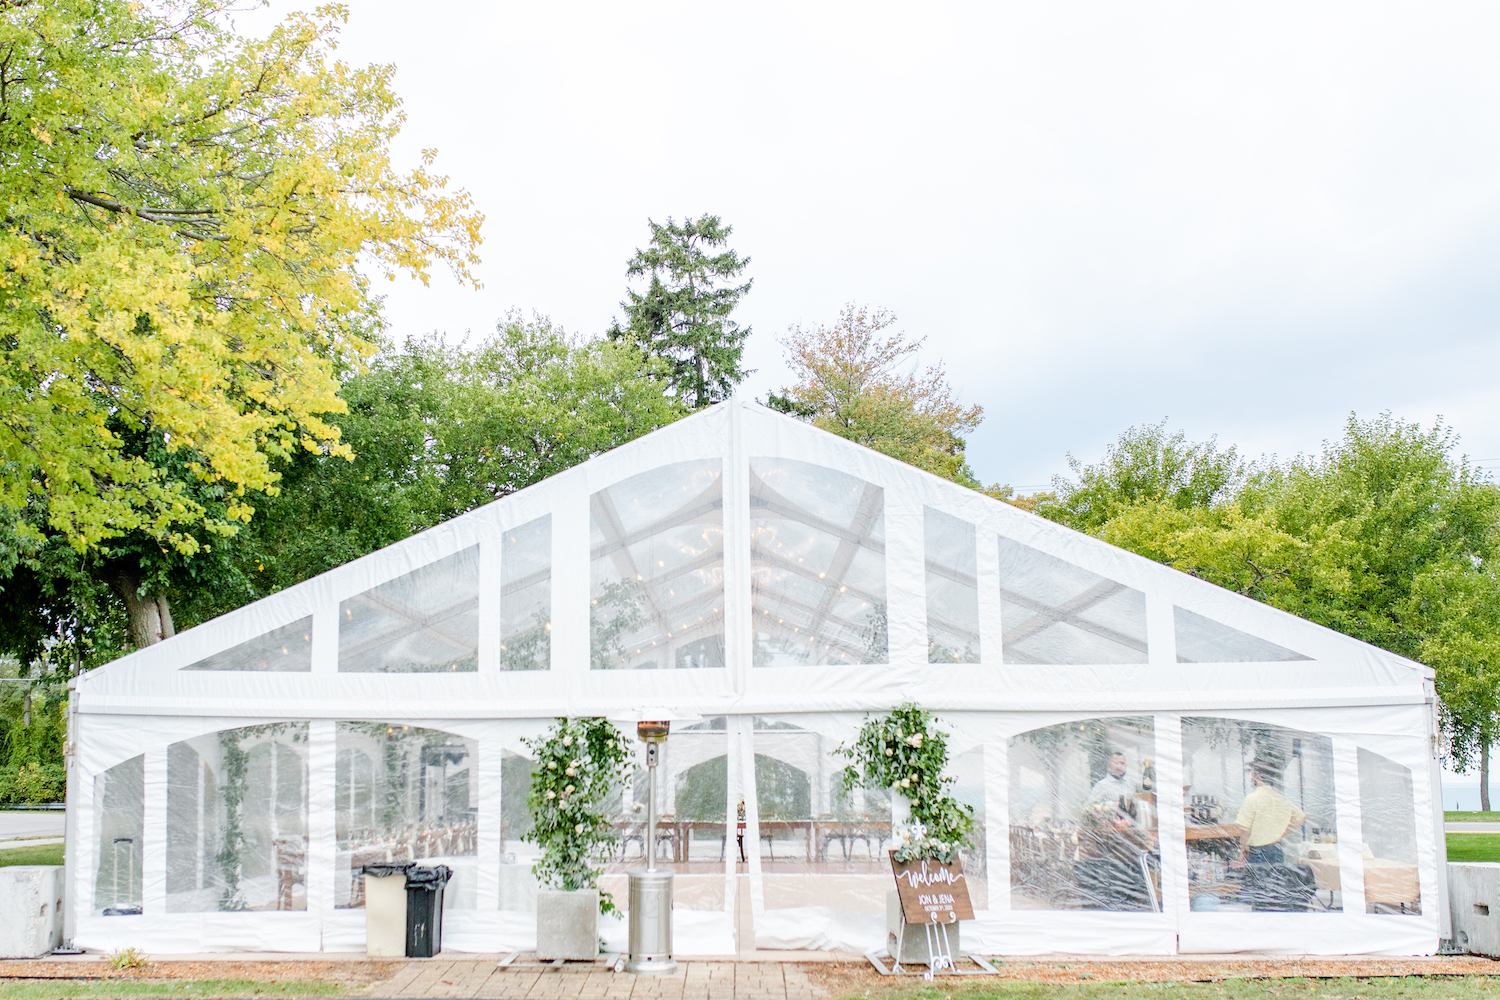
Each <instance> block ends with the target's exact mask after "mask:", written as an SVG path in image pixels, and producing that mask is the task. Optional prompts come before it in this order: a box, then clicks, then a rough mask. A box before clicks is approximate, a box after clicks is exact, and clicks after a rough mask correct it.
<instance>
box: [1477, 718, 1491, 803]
mask: <svg viewBox="0 0 1500 1000" xmlns="http://www.w3.org/2000/svg"><path fill="white" fill-rule="evenodd" d="M1480 740H1481V743H1480V745H1479V808H1480V809H1481V810H1483V811H1484V812H1489V811H1490V741H1489V737H1487V736H1481V737H1480Z"/></svg>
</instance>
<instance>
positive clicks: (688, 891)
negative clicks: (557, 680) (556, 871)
mask: <svg viewBox="0 0 1500 1000" xmlns="http://www.w3.org/2000/svg"><path fill="white" fill-rule="evenodd" d="M631 747H632V758H631V762H630V764H629V765H628V770H627V773H628V775H629V778H628V780H627V786H626V789H625V790H624V791H623V792H622V794H621V796H620V798H619V800H618V801H617V802H616V804H615V807H614V809H613V822H614V826H615V832H616V833H617V834H618V835H619V837H620V842H619V843H618V844H617V845H616V847H615V851H614V853H613V854H611V855H610V857H608V858H606V859H605V862H606V863H605V872H606V874H605V876H604V877H603V878H602V879H601V880H600V882H599V887H600V888H601V889H604V890H606V891H608V892H612V893H614V897H615V905H616V906H618V907H621V908H622V909H623V908H624V907H625V905H626V880H625V872H626V871H627V870H629V869H631V868H636V867H639V866H640V865H642V864H643V863H644V862H645V858H646V822H647V803H648V801H649V788H650V778H649V775H648V772H647V769H646V754H645V745H644V744H642V743H639V742H637V741H635V740H632V741H631ZM728 752H729V739H728V729H727V727H726V724H725V719H724V717H723V716H717V717H714V718H709V719H705V720H703V721H702V722H699V723H695V724H693V725H690V726H683V725H680V724H674V725H673V726H672V732H671V734H670V735H669V736H668V737H667V741H666V743H665V744H663V745H662V748H661V750H660V751H659V754H658V763H657V772H656V780H657V786H656V816H657V824H656V855H657V860H658V862H659V863H661V864H666V865H669V866H670V867H672V868H675V869H676V871H677V876H676V889H675V890H674V892H673V900H674V905H675V906H677V907H679V908H681V909H688V910H722V909H723V908H724V902H725V896H724V865H725V856H726V853H727V852H730V851H733V850H734V849H735V841H734V838H733V834H734V827H733V824H731V823H729V822H728V821H727V817H728V802H727V799H728V788H729V784H728V778H729V768H728Z"/></svg>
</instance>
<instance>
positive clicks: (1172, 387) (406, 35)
mask: <svg viewBox="0 0 1500 1000" xmlns="http://www.w3.org/2000/svg"><path fill="white" fill-rule="evenodd" d="M349 4H350V7H351V17H350V21H349V24H348V26H347V29H346V31H345V34H344V39H345V42H344V45H343V46H342V48H341V49H340V55H341V57H343V58H345V59H346V60H349V61H354V62H375V61H378V62H394V63H395V64H396V65H397V67H398V73H397V76H396V87H397V90H398V92H399V93H400V95H401V96H402V98H403V99H404V102H405V108H406V111H407V114H408V116H409V122H408V125H407V128H406V130H405V132H404V134H403V137H402V140H401V142H400V145H399V148H398V153H399V157H398V158H399V159H403V160H404V161H405V162H407V163H411V162H414V160H415V156H416V151H417V150H419V149H422V148H425V147H436V148H437V149H438V150H439V160H438V166H439V168H440V169H441V170H443V171H445V172H447V173H448V174H450V175H451V177H452V178H453V180H454V182H455V183H456V184H459V185H462V186H464V187H467V188H468V189H469V190H470V191H472V192H473V193H474V195H475V198H476V199H477V202H478V204H479V206H480V208H481V209H482V210H483V211H484V213H485V216H486V223H485V228H484V236H485V243H484V247H483V250H482V254H483V257H484V264H483V267H482V268H481V269H480V271H479V273H480V276H481V278H482V280H483V282H484V289H483V290H482V291H479V292H474V291H466V290H462V289H459V288H456V287H455V286H454V285H453V283H452V282H451V281H448V280H445V279H443V278H441V277H440V278H437V279H436V280H434V282H433V284H432V286H431V287H430V288H425V289H424V288H422V287H421V286H419V285H417V284H415V283H412V282H400V283H398V284H396V285H392V286H388V290H389V298H388V301H387V315H388V317H389V319H390V320H391V323H392V327H393V329H394V331H395V332H396V333H397V334H404V333H408V332H411V333H418V332H425V331H430V330H440V331H443V332H445V333H446V334H447V335H449V336H450V337H453V338H457V337H461V336H462V335H463V334H464V332H465V331H473V333H474V335H475V336H476V337H478V336H482V335H483V334H485V333H486V332H488V331H489V330H490V329H492V328H493V325H494V323H495V320H496V318H497V317H498V316H500V315H501V314H503V313H504V312H505V311H506V310H507V309H510V308H513V307H514V308H520V309H522V310H525V311H528V312H530V311H532V310H535V311H538V312H541V313H543V314H546V315H548V316H550V317H552V318H553V319H554V320H556V321H558V322H560V323H561V324H563V325H564V326H566V327H567V328H568V329H570V330H573V331H578V332H583V333H596V332H599V331H602V330H603V329H604V328H605V326H606V325H607V324H608V322H609V320H610V318H611V317H612V316H614V315H616V314H617V313H618V311H619V307H618V302H619V300H620V299H621V298H622V297H623V290H624V285H625V277H624V267H625V261H626V259H627V258H628V257H629V256H630V255H631V253H632V252H633V251H634V249H635V248H636V247H637V246H638V245H641V244H642V243H644V242H645V239H646V237H647V229H646V219H647V218H648V217H650V218H654V219H656V220H658V221H664V220H665V219H666V218H667V217H668V216H674V217H677V218H679V219H680V218H682V217H684V216H696V215H699V214H701V213H704V212H714V213H717V214H719V215H720V216H722V217H723V218H724V219H725V221H727V222H729V223H731V224H732V225H733V226H734V230H735V232H734V237H733V241H732V242H733V246H734V247H735V248H736V249H737V250H739V251H740V252H741V253H744V254H748V255H749V256H750V257H751V258H752V265H751V269H750V274H752V275H753V277H754V279H755V287H754V290H753V291H752V292H751V294H750V296H749V297H747V298H746V299H745V301H744V304H743V306H742V308H741V311H740V318H741V320H742V322H745V323H749V324H751V325H753V327H754V331H755V332H754V335H753V336H752V338H751V340H750V343H749V347H748V350H747V360H748V364H749V366H750V367H752V368H755V369H757V372H756V374H755V375H754V376H752V378H751V380H750V382H749V388H750V389H751V390H752V391H753V392H754V393H755V394H756V395H758V396H762V397H763V396H764V393H765V391H766V390H767V389H768V388H777V387H780V386H781V385H783V384H784V382H785V379H786V373H785V369H784V368H783V366H782V363H781V349H780V347H779V346H778V345H777V343H776V337H777V336H778V335H780V334H781V333H783V332H784V331H785V330H786V328H787V327H788V326H789V325H791V324H794V323H801V324H810V323H818V322H827V321H830V320H832V319H833V318H834V316H835V315H836V314H837V312H838V309H839V307H840V306H841V305H842V304H843V303H845V302H850V301H853V302H859V303H863V304H868V305H871V306H884V307H887V308H889V309H891V310H893V311H894V312H895V313H896V314H897V315H898V316H899V317H900V321H901V322H900V326H901V328H902V329H903V330H904V331H905V332H907V333H908V334H910V335H913V336H926V337H927V338H928V340H927V345H928V350H927V352H926V354H925V355H924V359H926V360H934V361H935V360H937V359H938V358H941V359H942V360H943V362H944V363H945V364H946V365H947V368H948V370H949V372H950V373H951V375H952V377H953V380H954V382H955V383H956V385H957V387H958V389H959V390H960V393H961V395H962V396H963V397H964V398H965V399H967V400H971V401H974V402H978V403H981V404H982V405H983V406H984V408H985V414H986V416H985V421H984V424H983V425H982V426H981V427H980V429H979V431H978V432H977V433H976V434H975V435H974V436H973V438H972V440H971V442H970V448H969V455H970V458H971V462H972V465H973V466H974V468H975V470H976V471H977V472H978V473H979V475H980V476H981V478H983V479H985V480H986V481H999V482H1004V483H1010V484H1013V485H1016V486H1018V487H1023V488H1025V487H1030V488H1035V487H1040V486H1042V485H1044V484H1046V482H1047V481H1048V479H1049V477H1050V476H1051V475H1052V474H1054V473H1057V472H1063V471H1065V470H1066V465H1065V460H1064V456H1065V455H1066V453H1068V452H1072V453H1074V454H1075V455H1078V456H1080V457H1082V458H1085V459H1090V460H1091V459H1094V458H1097V457H1098V456H1099V455H1101V454H1102V453H1103V450H1104V446H1105V445H1106V444H1107V443H1108V442H1110V441H1112V440H1113V439H1114V438H1115V437H1116V436H1117V435H1118V434H1119V432H1120V431H1121V430H1123V429H1124V428H1126V427H1128V426H1130V425H1132V424H1139V423H1142V422H1147V421H1153V420H1158V419H1160V418H1162V417H1170V418H1171V421H1172V424H1173V425H1174V426H1176V427H1180V428H1182V429H1184V430H1186V431H1187V432H1188V433H1189V435H1191V436H1193V437H1206V436H1208V435H1210V434H1218V435H1219V438H1220V440H1221V442H1225V443H1231V442H1232V443H1236V444H1238V445H1239V446H1240V447H1241V449H1242V450H1245V451H1248V452H1249V453H1251V454H1260V453H1262V452H1276V453H1279V454H1281V455H1289V454H1293V453H1296V452H1298V451H1303V450H1312V449H1316V448H1317V447H1318V446H1319V444H1320V442H1321V441H1322V440H1324V439H1325V438H1329V437H1336V436H1338V434H1339V433H1340V430H1341V425H1342V422H1343V420H1344V418H1345V416H1346V415H1347V414H1348V413H1349V412H1350V411H1357V412H1358V413H1359V414H1361V415H1362V416H1367V415H1374V414H1376V413H1378V412H1379V411H1380V410H1383V409H1389V410H1392V411H1393V412H1395V413H1396V414H1397V415H1399V416H1402V417H1405V418H1408V419H1412V420H1420V421H1422V422H1424V423H1427V422H1430V421H1432V420H1433V419H1434V417H1436V416H1437V415H1439V414H1441V415H1443V416H1445V417H1446V418H1447V419H1448V420H1449V422H1450V423H1452V424H1453V425H1454V426H1455V427H1456V428H1457V429H1458V430H1459V431H1460V432H1461V433H1462V434H1463V439H1464V450H1465V451H1466V452H1467V453H1468V454H1469V455H1470V456H1471V457H1472V458H1474V459H1476V460H1480V461H1482V462H1483V464H1485V465H1490V466H1496V467H1500V425H1497V419H1496V418H1497V417H1500V405H1497V398H1496V393H1495V385H1496V381H1497V380H1496V362H1497V360H1500V338H1497V337H1496V336H1495V329H1496V325H1497V319H1500V297H1497V281H1496V274H1497V268H1500V127H1497V126H1500V121H1497V119H1500V89H1497V88H1500V60H1497V59H1496V58H1495V51H1496V42H1497V40H1500V39H1497V34H1500V32H1497V29H1500V7H1497V6H1496V5H1494V4H1477V3H1476V4H1463V3H1454V4H1443V5H1427V4H1402V5H1397V4H1372V3H1368V2H1363V3H1359V4H1353V3H1350V4H1342V5H1341V4H1332V3H1328V4H1318V5H1309V4H1306V3H1296V4H1274V3H1260V4H1254V5H1242V6H1241V7H1239V8H1238V9H1231V8H1230V7H1228V6H1227V5H1205V4H1188V3H1181V4H1149V3H1132V4H1128V5H1127V4H1116V3H1099V4H1072V3H1048V4H1038V3H1027V4H1001V3H983V4H972V5H964V4H949V5H945V4H936V3H932V4H912V3H903V4H879V3H872V2H869V0H863V2H860V3H857V4H847V5H841V4H834V3H809V2H807V0H803V2H799V3H792V4H780V3H773V2H765V0H762V2H758V3H755V4H737V5H730V4H713V3H707V2H703V0H698V2H694V3H682V4H666V3H657V4H653V3H645V2H634V3H630V4H620V3H600V4H575V3H559V2H548V3H538V2H535V0H532V2H527V3H510V2H493V0H488V2H479V0H426V2H423V3H415V4H414V3H411V2H410V0H403V2H400V3H396V2H388V0H349ZM306 6H308V5H304V4H295V3H288V2H286V0H273V4H272V6H271V8H270V15H267V14H265V13H255V14H252V15H245V16H242V17H241V18H240V24H241V26H242V27H244V28H246V29H249V30H260V28H261V27H262V26H263V25H264V23H265V21H266V20H267V18H268V16H280V15H281V14H284V13H285V12H287V11H291V10H296V9H300V8H304V7H306Z"/></svg>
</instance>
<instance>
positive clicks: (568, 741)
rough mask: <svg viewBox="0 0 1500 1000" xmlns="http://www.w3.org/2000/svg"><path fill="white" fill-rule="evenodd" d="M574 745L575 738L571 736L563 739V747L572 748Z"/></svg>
mask: <svg viewBox="0 0 1500 1000" xmlns="http://www.w3.org/2000/svg"><path fill="white" fill-rule="evenodd" d="M572 745H573V737H571V736H564V737H563V746H565V747H570V746H572Z"/></svg>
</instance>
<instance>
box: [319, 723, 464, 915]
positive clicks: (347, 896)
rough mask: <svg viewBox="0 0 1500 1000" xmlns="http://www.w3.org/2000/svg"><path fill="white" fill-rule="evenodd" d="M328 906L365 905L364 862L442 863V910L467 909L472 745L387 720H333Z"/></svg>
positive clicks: (444, 735) (435, 731)
mask: <svg viewBox="0 0 1500 1000" xmlns="http://www.w3.org/2000/svg"><path fill="white" fill-rule="evenodd" d="M336 740H337V748H338V757H337V771H336V776H335V782H334V787H335V795H336V809H335V829H336V833H337V837H338V862H337V868H336V874H335V879H334V905H335V906H336V907H339V908H349V907H357V906H363V905H364V904H365V889H364V878H363V877H362V876H361V875H359V874H358V873H359V871H360V870H361V869H362V868H363V867H364V866H365V865H369V864H378V863H380V862H404V861H412V862H416V863H418V864H423V865H447V866H448V867H449V868H451V869H453V878H452V880H451V881H449V883H448V888H447V890H446V891H445V892H444V895H443V907H444V909H472V908H473V907H474V905H475V903H476V899H477V883H478V876H479V866H478V854H479V852H478V842H479V824H478V813H479V809H478V807H479V774H478V759H479V744H478V742H477V741H475V740H472V739H469V738H467V737H463V736H455V735H454V734H452V733H445V732H442V731H441V730H437V729H421V728H418V727H416V726H406V725H401V724H400V723H393V722H340V723H339V724H338V735H337V737H336Z"/></svg>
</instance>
